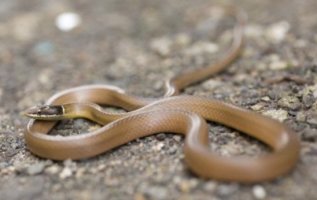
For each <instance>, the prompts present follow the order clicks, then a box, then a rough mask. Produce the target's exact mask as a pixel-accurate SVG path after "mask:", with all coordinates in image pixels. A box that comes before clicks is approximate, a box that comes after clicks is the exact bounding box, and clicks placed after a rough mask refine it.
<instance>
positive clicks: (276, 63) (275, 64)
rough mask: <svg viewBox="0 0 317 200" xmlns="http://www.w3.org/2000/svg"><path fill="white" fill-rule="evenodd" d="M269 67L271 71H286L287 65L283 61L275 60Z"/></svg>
mask: <svg viewBox="0 0 317 200" xmlns="http://www.w3.org/2000/svg"><path fill="white" fill-rule="evenodd" d="M269 67H270V69H271V70H282V69H286V68H287V67H288V64H287V63H286V62H285V61H282V60H277V61H274V62H272V63H270V66H269Z"/></svg>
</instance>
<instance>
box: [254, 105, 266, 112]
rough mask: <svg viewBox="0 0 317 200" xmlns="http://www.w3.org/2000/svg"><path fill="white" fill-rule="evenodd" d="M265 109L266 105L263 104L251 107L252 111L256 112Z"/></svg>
mask: <svg viewBox="0 0 317 200" xmlns="http://www.w3.org/2000/svg"><path fill="white" fill-rule="evenodd" d="M263 107H264V105H262V104H255V105H253V106H251V109H252V110H255V111H259V110H261V109H262V108H263Z"/></svg>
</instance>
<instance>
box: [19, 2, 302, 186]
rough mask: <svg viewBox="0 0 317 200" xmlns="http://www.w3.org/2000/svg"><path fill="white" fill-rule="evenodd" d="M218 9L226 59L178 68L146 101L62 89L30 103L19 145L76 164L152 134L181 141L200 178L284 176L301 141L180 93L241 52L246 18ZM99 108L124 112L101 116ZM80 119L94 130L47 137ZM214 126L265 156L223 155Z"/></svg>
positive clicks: (91, 89) (251, 115)
mask: <svg viewBox="0 0 317 200" xmlns="http://www.w3.org/2000/svg"><path fill="white" fill-rule="evenodd" d="M224 11H225V13H226V14H227V15H230V16H231V17H233V18H234V19H235V21H236V23H235V24H234V27H233V33H232V42H231V45H230V47H229V48H228V50H227V52H226V53H225V54H224V56H222V57H220V58H219V59H218V60H217V61H215V62H214V63H213V64H210V65H208V66H206V67H202V68H198V69H193V70H187V71H183V72H182V73H180V74H179V75H176V76H175V77H173V78H171V79H169V80H167V81H166V84H165V86H166V89H165V94H164V96H162V97H158V98H145V97H139V96H134V95H131V94H127V93H126V92H125V91H124V90H123V89H121V88H118V87H115V86H111V85H84V86H79V87H75V88H70V89H66V90H64V91H61V92H58V93H57V94H55V95H53V96H52V97H51V98H49V99H48V100H47V101H46V103H45V105H37V106H33V107H31V108H29V109H27V110H26V111H25V113H24V114H25V115H26V116H28V117H30V118H33V119H30V121H29V122H28V124H27V127H26V130H25V134H24V137H25V141H26V144H27V148H28V150H29V151H31V152H32V153H33V154H35V155H37V156H39V157H42V158H47V159H52V160H65V159H73V160H81V159H87V158H90V157H94V156H97V155H100V154H103V153H105V152H107V151H109V150H111V149H114V148H118V147H119V146H121V145H124V144H126V143H128V142H130V141H133V140H136V139H138V138H143V137H146V136H150V135H153V134H158V133H173V134H180V135H183V136H184V145H183V152H184V161H185V163H186V165H187V166H188V167H189V169H190V170H191V171H192V172H194V174H196V175H197V176H199V177H201V178H203V179H215V180H219V181H235V182H241V183H256V182H261V181H270V180H274V179H276V178H277V177H280V176H282V175H286V174H288V173H290V172H291V170H292V169H293V168H294V167H295V166H296V163H297V161H298V159H299V152H300V140H299V138H298V136H297V135H296V133H295V132H293V131H292V130H291V129H290V128H289V127H287V126H286V125H285V124H283V123H282V122H279V121H277V120H274V119H272V118H270V117H267V116H264V115H262V114H260V113H256V112H253V111H250V110H247V109H244V108H240V107H238V106H235V105H232V104H229V103H225V102H223V101H219V100H215V99H209V98H204V97H199V96H194V95H185V94H180V93H181V92H182V90H183V89H184V88H185V87H187V86H189V85H193V84H197V83H199V82H201V81H203V80H206V79H208V78H210V77H212V76H213V75H215V74H217V73H220V72H222V71H224V70H225V69H226V68H227V67H228V66H230V64H231V63H233V62H234V61H235V60H236V59H237V58H238V57H239V55H240V54H241V52H242V50H243V46H244V27H245V24H246V18H247V17H246V14H245V12H244V11H242V10H241V9H238V8H233V7H226V8H224ZM102 106H112V107H118V108H121V109H124V110H125V111H126V112H123V113H116V112H109V111H106V110H105V109H104V108H103V107H102ZM73 118H85V119H88V120H91V121H93V122H95V123H97V124H100V125H102V126H101V127H100V128H98V129H96V130H93V131H91V132H88V133H84V134H79V135H68V136H61V135H51V134H49V132H50V131H51V130H52V129H53V128H54V126H55V125H56V124H57V122H58V121H59V120H64V119H73ZM208 121H210V122H215V123H218V124H221V125H224V126H227V127H230V128H232V129H234V130H237V131H239V132H241V133H244V134H247V135H249V136H251V137H252V138H254V139H256V140H258V141H260V142H262V143H264V144H265V145H267V146H268V147H269V151H268V152H266V153H264V154H263V155H262V154H261V155H256V156H245V155H239V156H223V155H221V154H219V153H217V152H214V151H212V150H211V148H210V145H209V135H208V134H209V133H208V132H209V127H208V124H207V122H208Z"/></svg>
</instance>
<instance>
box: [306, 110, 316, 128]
mask: <svg viewBox="0 0 317 200" xmlns="http://www.w3.org/2000/svg"><path fill="white" fill-rule="evenodd" d="M306 121H307V122H308V123H309V124H312V125H317V113H315V112H313V113H309V114H308V115H307V118H306Z"/></svg>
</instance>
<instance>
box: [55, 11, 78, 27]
mask: <svg viewBox="0 0 317 200" xmlns="http://www.w3.org/2000/svg"><path fill="white" fill-rule="evenodd" d="M80 23H81V18H80V16H79V15H78V14H76V13H72V12H65V13H61V14H59V15H58V16H57V18H56V20H55V25H56V26H57V28H58V29H59V30H61V31H65V32H67V31H71V30H73V29H74V28H76V27H77V26H79V24H80Z"/></svg>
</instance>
